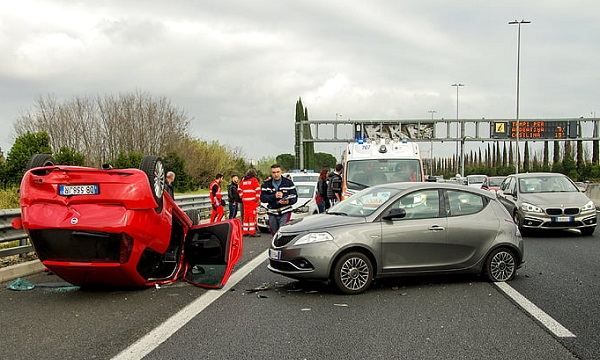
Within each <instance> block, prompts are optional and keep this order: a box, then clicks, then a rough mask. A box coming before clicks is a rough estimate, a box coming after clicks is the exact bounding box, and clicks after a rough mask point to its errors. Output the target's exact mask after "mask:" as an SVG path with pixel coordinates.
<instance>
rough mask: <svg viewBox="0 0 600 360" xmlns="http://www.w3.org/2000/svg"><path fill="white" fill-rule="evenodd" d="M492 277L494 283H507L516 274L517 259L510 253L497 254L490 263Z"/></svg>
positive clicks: (501, 252)
mask: <svg viewBox="0 0 600 360" xmlns="http://www.w3.org/2000/svg"><path fill="white" fill-rule="evenodd" d="M489 271H490V275H491V277H492V278H493V280H494V281H507V280H509V279H510V278H511V277H512V276H513V275H514V273H515V258H514V256H513V255H512V254H511V253H509V252H508V251H504V250H502V251H499V252H497V253H496V254H495V255H494V256H493V257H492V260H491V261H490V269H489Z"/></svg>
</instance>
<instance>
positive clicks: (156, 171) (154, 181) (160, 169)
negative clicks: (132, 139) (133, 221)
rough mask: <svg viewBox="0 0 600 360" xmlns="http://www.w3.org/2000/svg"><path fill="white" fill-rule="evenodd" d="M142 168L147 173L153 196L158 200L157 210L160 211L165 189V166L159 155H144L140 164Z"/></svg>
mask: <svg viewBox="0 0 600 360" xmlns="http://www.w3.org/2000/svg"><path fill="white" fill-rule="evenodd" d="M140 170H142V171H143V172H145V173H146V176H147V177H148V183H149V184H150V190H151V192H152V197H153V198H154V201H156V204H157V207H156V212H160V211H161V210H162V206H163V194H164V191H165V182H166V179H165V167H164V165H163V162H162V160H161V159H160V158H159V157H158V156H144V158H143V159H142V163H141V164H140Z"/></svg>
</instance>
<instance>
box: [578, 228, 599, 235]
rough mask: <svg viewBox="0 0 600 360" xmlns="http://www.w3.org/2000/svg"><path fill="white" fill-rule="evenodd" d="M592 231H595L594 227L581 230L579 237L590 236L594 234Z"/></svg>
mask: <svg viewBox="0 0 600 360" xmlns="http://www.w3.org/2000/svg"><path fill="white" fill-rule="evenodd" d="M594 230H596V227H595V226H590V227H586V228H583V229H581V235H583V236H592V235H593V234H594Z"/></svg>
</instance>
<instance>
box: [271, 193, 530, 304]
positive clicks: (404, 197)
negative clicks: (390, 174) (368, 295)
mask: <svg viewBox="0 0 600 360" xmlns="http://www.w3.org/2000/svg"><path fill="white" fill-rule="evenodd" d="M522 262H523V242H522V238H521V234H520V233H519V231H518V229H517V226H516V225H515V223H514V222H513V221H512V218H511V216H510V214H509V213H508V212H507V211H506V209H505V208H504V207H503V206H502V205H501V204H500V203H499V202H498V201H497V200H496V198H495V196H494V195H493V194H492V193H490V192H487V191H483V190H478V189H473V188H467V187H465V186H461V185H456V184H440V183H395V184H384V185H378V186H374V187H370V188H367V189H365V190H362V191H360V192H358V193H356V194H355V195H353V196H351V197H350V198H348V199H346V200H344V201H342V202H340V203H338V204H336V205H335V206H333V207H332V208H331V209H330V210H329V211H328V213H326V214H319V215H314V216H310V217H306V218H304V219H301V220H299V221H296V222H292V223H290V224H289V225H286V226H284V227H282V228H281V229H280V230H279V232H278V233H277V234H275V236H274V237H273V241H272V244H271V248H270V249H269V266H268V268H269V270H271V271H273V272H275V273H278V274H282V275H285V276H288V277H291V278H294V279H314V280H331V281H332V282H333V283H334V284H335V285H336V287H337V288H338V289H339V290H340V291H341V292H343V293H346V294H356V293H360V292H363V291H365V290H366V289H367V288H369V286H370V285H371V282H372V281H373V279H374V278H376V277H384V276H389V275H406V274H431V273H442V272H446V273H448V272H450V273H458V272H477V273H479V272H483V273H484V274H486V275H487V277H488V278H489V279H490V280H491V281H507V280H510V279H512V278H513V277H514V276H515V274H516V270H517V268H519V267H520V266H521V264H522Z"/></svg>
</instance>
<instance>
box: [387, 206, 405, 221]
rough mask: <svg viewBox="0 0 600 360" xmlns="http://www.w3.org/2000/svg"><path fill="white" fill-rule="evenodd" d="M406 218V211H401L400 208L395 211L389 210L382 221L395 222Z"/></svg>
mask: <svg viewBox="0 0 600 360" xmlns="http://www.w3.org/2000/svg"><path fill="white" fill-rule="evenodd" d="M405 216H406V210H404V209H401V208H397V209H391V210H390V211H389V212H388V213H387V214H386V215H385V216H384V217H383V219H384V220H396V219H402V218H404V217H405Z"/></svg>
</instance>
